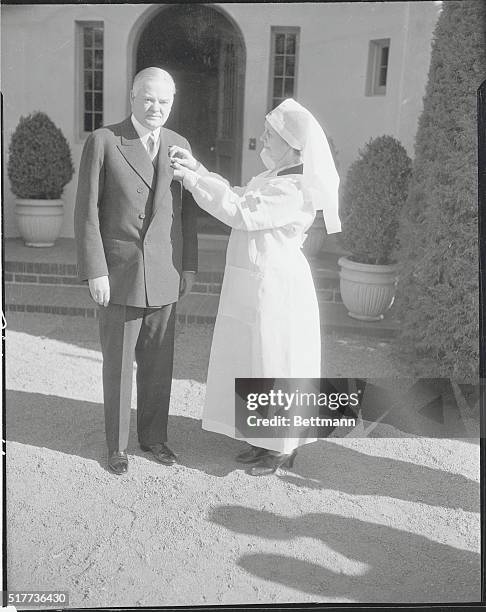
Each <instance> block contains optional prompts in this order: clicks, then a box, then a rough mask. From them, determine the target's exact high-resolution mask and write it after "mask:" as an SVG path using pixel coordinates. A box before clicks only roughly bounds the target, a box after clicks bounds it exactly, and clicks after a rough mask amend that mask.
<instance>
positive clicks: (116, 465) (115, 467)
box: [108, 451, 128, 476]
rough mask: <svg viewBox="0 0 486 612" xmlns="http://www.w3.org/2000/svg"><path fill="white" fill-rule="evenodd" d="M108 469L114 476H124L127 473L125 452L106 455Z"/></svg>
mask: <svg viewBox="0 0 486 612" xmlns="http://www.w3.org/2000/svg"><path fill="white" fill-rule="evenodd" d="M108 467H109V468H110V470H111V471H112V472H113V473H114V474H118V475H119V476H120V475H121V474H126V472H128V457H127V453H126V452H125V451H113V452H109V453H108Z"/></svg>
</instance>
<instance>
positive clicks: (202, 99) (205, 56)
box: [135, 4, 246, 230]
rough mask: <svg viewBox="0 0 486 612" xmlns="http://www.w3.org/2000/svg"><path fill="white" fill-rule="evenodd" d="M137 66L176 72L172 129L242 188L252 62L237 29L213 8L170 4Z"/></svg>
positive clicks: (157, 18)
mask: <svg viewBox="0 0 486 612" xmlns="http://www.w3.org/2000/svg"><path fill="white" fill-rule="evenodd" d="M135 63H136V65H135V68H136V72H138V71H139V70H142V68H146V67H148V66H159V67H160V68H164V69H165V70H168V71H169V72H170V73H171V74H172V76H173V77H174V80H175V82H176V88H177V94H176V98H175V100H174V106H173V109H172V113H171V116H170V118H169V120H168V122H167V127H168V128H171V129H173V130H175V131H176V132H179V133H180V134H182V135H183V136H185V137H186V138H187V139H188V140H189V142H190V143H191V146H192V148H193V151H194V154H195V155H196V157H198V159H200V160H201V161H202V163H203V164H204V165H205V166H207V167H208V169H210V170H214V171H216V172H218V173H220V174H222V175H223V176H225V177H226V178H228V180H229V181H230V182H232V183H233V184H239V182H240V179H241V150H242V118H243V87H244V73H245V63H246V59H245V45H244V42H243V38H242V35H241V32H240V31H239V30H238V28H237V26H235V25H234V24H233V23H232V22H231V21H230V20H229V19H228V18H227V17H226V16H225V15H224V14H222V13H221V12H220V11H219V10H217V9H215V8H212V7H211V6H207V5H201V4H177V5H169V6H165V7H163V8H161V9H160V10H159V11H158V12H156V13H155V15H153V16H152V17H151V18H150V21H149V22H148V23H147V24H146V25H145V27H144V28H143V30H142V31H141V34H140V37H139V42H138V46H137V49H136V62H135ZM205 218H206V215H205V214H203V215H202V219H201V221H202V220H203V219H205ZM204 225H208V228H207V229H209V230H211V228H212V229H213V230H214V229H215V227H216V225H219V224H211V223H209V224H208V223H206V224H205V223H202V227H201V229H202V230H204Z"/></svg>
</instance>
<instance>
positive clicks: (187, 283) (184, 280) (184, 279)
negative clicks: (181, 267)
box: [179, 270, 196, 299]
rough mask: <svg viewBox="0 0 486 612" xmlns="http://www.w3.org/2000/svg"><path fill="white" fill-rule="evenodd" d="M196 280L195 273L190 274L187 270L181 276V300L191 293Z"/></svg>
mask: <svg viewBox="0 0 486 612" xmlns="http://www.w3.org/2000/svg"><path fill="white" fill-rule="evenodd" d="M195 278H196V273H195V272H188V271H187V270H185V271H184V272H183V273H182V276H181V284H180V287H179V299H180V298H183V297H184V296H185V295H187V294H188V293H190V292H191V289H192V286H193V284H194V280H195Z"/></svg>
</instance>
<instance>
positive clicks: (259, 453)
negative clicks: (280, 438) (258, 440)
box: [236, 444, 267, 463]
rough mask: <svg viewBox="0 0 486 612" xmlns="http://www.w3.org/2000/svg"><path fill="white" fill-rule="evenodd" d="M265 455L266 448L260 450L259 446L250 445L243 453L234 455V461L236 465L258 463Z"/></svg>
mask: <svg viewBox="0 0 486 612" xmlns="http://www.w3.org/2000/svg"><path fill="white" fill-rule="evenodd" d="M266 453H267V449H266V448H260V447H259V446H253V445H252V444H250V448H249V449H247V450H245V451H243V452H242V453H240V454H239V455H236V461H238V463H256V462H257V461H260V459H262V457H263V456H264V455H265V454H266Z"/></svg>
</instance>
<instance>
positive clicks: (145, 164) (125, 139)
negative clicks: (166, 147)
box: [117, 118, 157, 189]
mask: <svg viewBox="0 0 486 612" xmlns="http://www.w3.org/2000/svg"><path fill="white" fill-rule="evenodd" d="M117 146H118V148H119V149H120V152H121V154H122V155H123V157H124V158H125V159H126V161H127V162H128V163H129V164H130V166H131V167H132V168H133V169H134V170H135V172H136V173H137V174H138V175H139V176H140V177H141V178H142V179H143V180H144V181H145V183H146V184H147V185H148V187H150V189H155V188H156V180H157V176H156V174H155V168H154V165H153V163H152V161H151V159H150V157H149V155H148V153H147V151H146V149H145V147H144V146H143V144H142V141H141V140H140V137H139V135H138V134H137V132H136V130H135V128H134V127H133V124H132V122H131V120H130V118H128V119H127V120H126V121H125V122H124V123H123V125H122V130H121V139H120V144H119V145H117Z"/></svg>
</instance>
